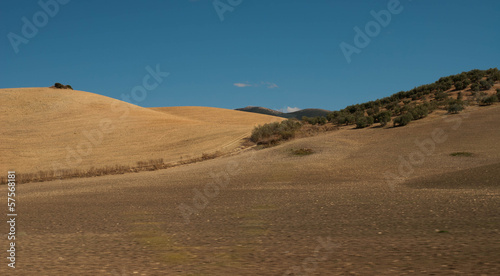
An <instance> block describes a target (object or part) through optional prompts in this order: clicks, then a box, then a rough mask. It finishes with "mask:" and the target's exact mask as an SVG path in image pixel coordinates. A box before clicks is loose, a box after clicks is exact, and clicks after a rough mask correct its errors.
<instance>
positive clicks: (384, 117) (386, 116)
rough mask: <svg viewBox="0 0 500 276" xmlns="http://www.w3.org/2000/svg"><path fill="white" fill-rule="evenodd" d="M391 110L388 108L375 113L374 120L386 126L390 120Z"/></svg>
mask: <svg viewBox="0 0 500 276" xmlns="http://www.w3.org/2000/svg"><path fill="white" fill-rule="evenodd" d="M391 116H392V112H391V111H389V110H386V111H382V112H380V113H378V114H377V115H375V121H376V122H377V123H380V125H381V126H386V125H387V123H389V122H390V121H391Z"/></svg>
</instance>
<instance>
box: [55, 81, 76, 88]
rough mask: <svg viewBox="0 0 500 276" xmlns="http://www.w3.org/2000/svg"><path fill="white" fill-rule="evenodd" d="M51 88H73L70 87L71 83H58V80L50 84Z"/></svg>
mask: <svg viewBox="0 0 500 276" xmlns="http://www.w3.org/2000/svg"><path fill="white" fill-rule="evenodd" d="M52 88H58V89H71V90H73V87H71V85H69V84H68V85H64V84H60V83H58V82H56V83H55V84H54V86H52Z"/></svg>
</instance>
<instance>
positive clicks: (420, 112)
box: [408, 105, 429, 120]
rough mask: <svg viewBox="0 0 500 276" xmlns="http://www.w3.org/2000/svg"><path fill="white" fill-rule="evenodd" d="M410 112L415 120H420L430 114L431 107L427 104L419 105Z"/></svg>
mask: <svg viewBox="0 0 500 276" xmlns="http://www.w3.org/2000/svg"><path fill="white" fill-rule="evenodd" d="M408 112H409V113H410V114H411V115H412V117H413V120H419V119H422V118H425V117H427V115H429V109H428V108H427V106H425V105H419V106H417V107H415V108H412V109H410V110H409V111H408Z"/></svg>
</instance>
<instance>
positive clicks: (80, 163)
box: [0, 88, 283, 173]
mask: <svg viewBox="0 0 500 276" xmlns="http://www.w3.org/2000/svg"><path fill="white" fill-rule="evenodd" d="M0 101H1V102H2V110H1V111H0V120H1V121H2V122H4V126H3V129H2V132H0V141H2V148H3V150H2V155H1V156H0V164H1V165H0V170H3V171H7V170H9V169H15V170H16V171H18V172H19V173H35V172H39V171H53V170H82V171H86V170H90V169H91V168H94V169H96V168H104V167H115V166H125V167H127V166H137V162H143V163H142V164H144V162H145V163H147V162H150V161H151V162H153V163H154V162H156V163H158V162H160V160H161V163H171V164H174V163H176V162H180V161H182V162H186V161H187V160H190V159H196V158H200V157H201V156H202V155H203V154H205V155H213V154H215V153H217V154H225V153H229V152H233V151H237V150H239V149H241V147H242V143H243V142H244V139H243V138H245V137H247V136H249V135H250V132H251V130H252V129H253V127H254V126H256V125H259V124H265V123H270V122H277V121H281V120H283V119H282V118H279V117H272V116H267V115H262V114H252V113H245V112H239V111H234V110H228V109H221V108H205V107H176V108H165V109H162V108H143V107H139V106H136V105H132V104H129V103H126V102H122V101H119V100H116V99H112V98H109V97H105V96H101V95H98V94H94V93H89V92H84V91H77V90H67V89H53V88H13V89H0Z"/></svg>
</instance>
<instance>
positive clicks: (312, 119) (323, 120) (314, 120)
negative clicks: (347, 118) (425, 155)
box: [302, 116, 328, 125]
mask: <svg viewBox="0 0 500 276" xmlns="http://www.w3.org/2000/svg"><path fill="white" fill-rule="evenodd" d="M302 121H304V122H306V123H308V124H311V125H318V124H319V125H324V124H326V123H327V122H328V120H327V119H326V118H325V117H320V116H316V117H307V116H303V117H302Z"/></svg>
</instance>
